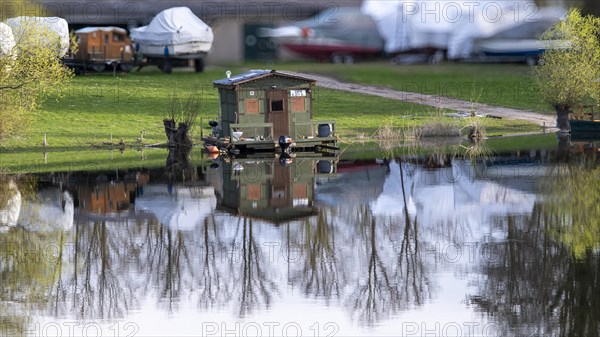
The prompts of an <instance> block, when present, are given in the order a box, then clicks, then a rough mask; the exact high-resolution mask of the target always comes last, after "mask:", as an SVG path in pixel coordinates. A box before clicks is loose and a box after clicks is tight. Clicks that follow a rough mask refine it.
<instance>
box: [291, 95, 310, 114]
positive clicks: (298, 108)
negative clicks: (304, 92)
mask: <svg viewBox="0 0 600 337" xmlns="http://www.w3.org/2000/svg"><path fill="white" fill-rule="evenodd" d="M291 100H292V112H304V111H306V106H305V104H304V101H305V100H304V97H292V98H291Z"/></svg>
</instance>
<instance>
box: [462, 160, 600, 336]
mask: <svg viewBox="0 0 600 337" xmlns="http://www.w3.org/2000/svg"><path fill="white" fill-rule="evenodd" d="M554 173H560V175H554V174H551V175H550V176H549V177H548V179H549V180H548V181H547V182H546V183H545V186H547V187H548V189H547V190H545V191H544V198H543V200H542V201H541V202H540V203H538V204H536V205H535V207H534V210H533V214H532V215H531V216H530V217H529V216H509V217H507V218H505V219H497V221H498V222H499V223H500V225H502V226H503V227H504V228H506V233H507V238H506V239H505V240H502V241H500V242H490V243H488V246H489V247H491V248H493V249H491V253H492V254H487V255H488V258H487V260H486V261H484V262H483V269H482V271H483V274H484V275H485V276H484V279H483V280H482V281H481V286H480V290H479V293H478V294H477V295H475V296H472V299H471V302H472V303H473V304H474V305H476V307H478V308H480V309H481V310H483V311H484V312H486V313H488V314H490V315H491V316H493V317H494V318H495V320H496V321H497V324H498V327H499V329H500V331H499V332H498V333H499V334H504V335H507V334H508V335H519V336H520V335H526V336H530V335H540V336H542V335H543V336H598V335H600V296H598V294H599V293H600V255H599V254H598V252H597V250H596V249H597V247H598V243H599V240H598V231H599V228H598V227H597V224H598V220H597V219H598V217H599V216H600V214H599V212H600V211H599V208H598V207H597V205H598V201H600V200H598V197H597V195H598V189H597V188H596V187H597V185H598V181H597V176H598V174H597V173H598V172H597V171H596V170H584V169H580V168H576V167H570V168H568V169H567V170H564V168H563V169H561V170H558V171H554ZM598 187H600V186H598Z"/></svg>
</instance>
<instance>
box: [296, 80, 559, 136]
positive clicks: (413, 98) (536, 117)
mask: <svg viewBox="0 0 600 337" xmlns="http://www.w3.org/2000/svg"><path fill="white" fill-rule="evenodd" d="M287 73H289V74H293V75H298V76H303V77H307V78H312V79H315V80H316V81H317V85H318V86H321V87H326V88H330V89H338V90H344V91H351V92H357V93H361V94H367V95H374V96H380V97H385V98H390V99H396V100H399V101H404V102H410V103H416V104H422V105H429V106H432V107H435V108H443V109H450V110H456V111H471V109H475V111H477V113H478V114H481V115H492V116H497V117H502V118H508V119H517V120H524V121H528V122H531V123H535V124H538V125H541V126H545V127H547V128H548V129H554V128H555V126H556V117H555V116H552V115H544V114H541V113H537V112H534V111H529V110H518V109H511V108H503V107H499V106H493V105H487V104H481V103H471V102H467V101H463V100H459V99H455V98H448V97H442V96H435V95H426V94H419V93H414V92H406V91H397V90H393V89H389V88H382V87H375V86H371V85H362V84H354V83H346V82H340V81H338V80H336V79H334V78H331V77H327V76H323V75H317V74H307V73H296V72H287Z"/></svg>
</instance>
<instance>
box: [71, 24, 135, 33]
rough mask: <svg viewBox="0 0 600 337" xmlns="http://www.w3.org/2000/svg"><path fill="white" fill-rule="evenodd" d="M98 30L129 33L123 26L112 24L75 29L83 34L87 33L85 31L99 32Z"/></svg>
mask: <svg viewBox="0 0 600 337" xmlns="http://www.w3.org/2000/svg"><path fill="white" fill-rule="evenodd" d="M98 31H102V32H111V31H114V32H118V33H121V34H127V31H126V30H125V29H123V28H120V27H112V26H108V27H84V28H81V29H78V30H76V31H75V33H81V34H85V33H92V32H98Z"/></svg>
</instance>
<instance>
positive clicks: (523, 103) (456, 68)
mask: <svg viewBox="0 0 600 337" xmlns="http://www.w3.org/2000/svg"><path fill="white" fill-rule="evenodd" d="M254 66H255V67H284V68H285V69H286V70H295V71H303V72H314V73H320V74H325V75H330V76H333V77H335V78H338V79H340V80H343V81H348V82H354V83H362V84H370V85H374V86H381V87H388V88H392V89H396V90H402V91H410V92H418V93H423V94H430V95H441V96H447V97H454V98H459V99H462V100H466V101H472V102H479V103H486V104H491V105H498V106H504V107H509V108H516V109H526V110H533V111H537V112H544V113H554V111H553V110H552V107H551V106H549V105H548V104H546V103H545V102H544V100H543V99H542V98H541V96H540V95H539V93H538V91H537V89H536V88H535V86H534V83H533V80H532V78H531V76H530V73H531V67H529V66H527V65H522V64H475V63H468V64H467V63H443V64H437V65H427V64H425V65H392V64H390V63H389V62H369V63H357V64H352V65H345V64H340V65H332V64H326V63H305V62H303V63H298V62H294V63H285V64H280V65H272V64H266V65H264V64H255V65H254ZM278 69H279V68H278Z"/></svg>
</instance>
